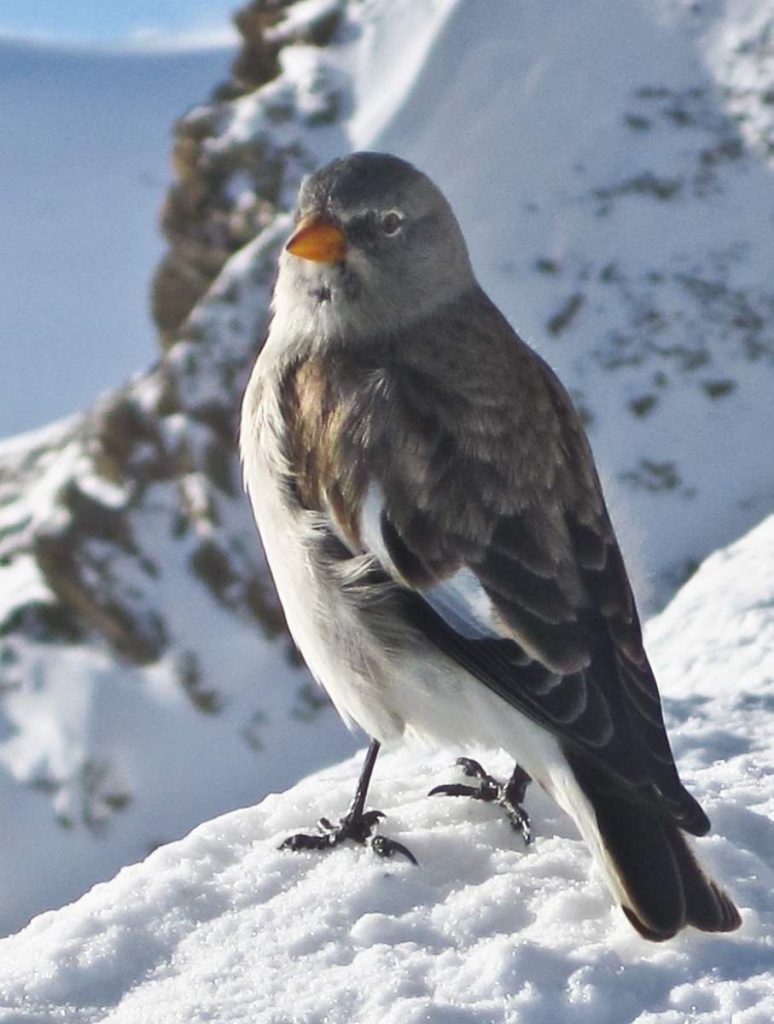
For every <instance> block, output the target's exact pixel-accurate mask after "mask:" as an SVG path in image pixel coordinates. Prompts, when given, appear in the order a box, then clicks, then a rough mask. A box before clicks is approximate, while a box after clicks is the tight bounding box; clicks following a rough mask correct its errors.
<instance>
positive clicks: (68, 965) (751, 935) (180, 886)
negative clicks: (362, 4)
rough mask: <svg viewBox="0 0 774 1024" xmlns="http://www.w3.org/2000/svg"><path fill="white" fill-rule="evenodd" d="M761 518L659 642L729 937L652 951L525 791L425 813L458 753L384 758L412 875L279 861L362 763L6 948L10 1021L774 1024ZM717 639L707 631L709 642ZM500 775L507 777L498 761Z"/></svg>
mask: <svg viewBox="0 0 774 1024" xmlns="http://www.w3.org/2000/svg"><path fill="white" fill-rule="evenodd" d="M772 564H774V518H771V519H769V520H767V521H766V522H765V523H763V524H762V525H761V526H760V527H758V528H757V529H756V530H754V531H753V532H752V533H751V534H750V535H749V536H747V537H745V538H744V539H743V540H741V541H739V542H738V543H737V544H734V545H733V546H732V547H730V548H728V549H726V550H724V551H721V552H719V553H717V554H716V555H714V556H712V557H711V558H710V559H709V560H708V561H707V562H706V563H705V564H704V565H703V566H702V568H701V569H700V571H699V572H698V573H697V574H696V576H695V577H694V578H693V579H692V580H691V581H690V582H689V583H688V584H687V585H686V586H685V588H684V589H683V590H682V591H681V593H680V594H679V595H678V596H677V597H676V599H675V600H674V602H673V603H672V604H671V605H670V606H669V607H668V608H667V610H666V611H665V612H664V613H662V615H661V616H660V617H659V618H658V619H657V620H655V621H654V622H653V623H652V624H651V628H650V630H649V638H650V642H651V649H652V652H653V655H654V658H655V661H656V664H657V665H658V666H659V668H660V670H661V681H662V687H663V690H664V693H665V695H666V698H667V699H666V704H667V710H668V716H669V720H670V726H671V733H672V736H673V739H674V740H675V746H676V749H677V751H678V754H679V758H680V761H681V764H682V767H683V770H684V774H685V777H686V781H687V782H688V783H689V785H690V786H691V788H692V790H693V791H694V792H695V793H696V794H697V795H698V796H699V797H700V799H701V800H702V802H703V803H704V805H705V807H706V808H707V810H708V812H709V814H710V816H711V818H712V821H713V825H714V829H713V832H712V834H711V835H710V836H709V837H707V838H705V839H702V840H700V841H699V846H700V849H701V855H702V858H703V859H704V860H705V861H706V862H707V864H708V865H709V866H710V868H711V870H712V871H713V872H715V873H716V875H717V876H718V877H720V878H722V879H723V881H724V882H725V883H726V884H727V885H728V887H729V889H730V890H731V891H732V892H733V894H734V896H735V898H736V899H737V901H738V902H739V905H740V907H741V908H742V913H743V916H744V924H743V926H742V929H741V930H740V931H738V932H736V933H734V934H732V935H728V936H720V937H718V936H709V935H706V934H700V933H696V932H689V933H685V932H684V933H682V934H681V935H680V936H679V937H678V938H677V939H676V940H673V941H672V942H670V943H667V944H665V945H663V946H655V945H652V944H649V943H647V942H645V941H644V940H642V939H640V938H639V937H638V936H637V935H636V933H635V932H634V931H633V930H632V929H631V928H630V926H629V925H628V924H627V923H626V921H625V919H624V918H623V915H621V914H620V912H619V911H617V910H615V909H613V908H612V907H611V905H610V901H609V898H608V896H607V894H606V892H605V890H604V888H603V886H602V883H601V881H600V879H599V878H598V877H597V876H596V874H595V873H594V869H593V868H592V866H591V863H590V857H589V854H588V852H587V850H586V849H585V847H584V846H583V844H582V843H581V841H580V840H579V839H578V838H577V835H576V833H575V832H574V829H573V826H572V825H571V823H570V822H569V820H568V819H567V818H566V817H564V816H563V814H562V813H561V812H560V811H558V810H557V808H556V807H555V806H553V805H552V804H551V803H550V801H549V800H548V798H547V797H545V796H543V795H541V794H540V793H537V792H535V791H530V793H529V794H528V797H527V805H528V807H529V809H530V811H531V813H532V816H533V824H534V826H535V832H536V838H535V841H534V843H533V845H532V846H530V847H529V848H528V849H526V850H525V849H524V848H523V847H522V845H521V841H520V839H518V838H517V837H516V836H515V834H514V833H513V832H512V830H511V829H510V826H509V825H507V824H506V822H505V821H504V820H503V818H502V817H501V816H499V815H498V812H497V811H496V810H494V809H492V808H491V807H486V806H484V805H481V804H474V803H472V802H465V801H463V800H453V799H447V798H441V797H427V796H426V793H427V791H428V789H429V788H430V787H431V786H432V785H434V784H435V783H437V782H438V780H439V779H440V780H443V779H451V778H453V777H454V771H455V770H454V769H453V768H451V767H450V766H449V760H450V758H449V755H448V754H445V755H435V756H429V755H428V756H425V757H422V756H421V755H417V754H411V753H406V752H396V753H391V754H388V755H386V756H383V757H382V759H381V761H380V762H379V763H378V766H377V778H376V780H375V783H374V786H373V790H372V793H371V798H372V801H373V806H377V807H380V808H382V809H384V810H385V811H386V812H387V815H388V817H387V818H386V819H385V821H384V822H383V829H384V831H385V832H387V833H389V834H390V835H393V836H395V837H397V838H399V839H400V840H401V841H402V842H404V843H406V844H407V845H409V846H410V848H411V849H412V850H413V852H414V853H415V854H416V856H417V858H418V860H419V866H418V867H414V866H412V865H410V864H408V863H407V862H397V861H395V862H393V861H390V862H385V861H379V860H378V858H376V857H375V856H374V855H373V854H372V853H371V852H370V851H366V850H361V849H360V848H357V847H354V846H347V847H341V848H339V849H338V850H336V851H334V852H332V853H329V854H324V855H323V854H317V855H315V854H292V853H289V852H283V851H278V850H277V845H278V843H279V842H280V841H281V839H282V838H283V837H284V836H286V835H287V834H288V833H289V832H292V831H295V830H297V829H299V828H303V827H305V826H308V825H310V824H311V823H312V822H313V821H314V820H315V818H316V817H317V816H319V815H320V814H322V813H327V814H338V813H340V812H341V811H343V810H344V808H345V807H346V804H347V802H348V800H349V798H350V796H351V792H352V789H353V787H354V781H355V777H356V774H357V769H358V765H359V759H358V758H354V759H352V760H350V761H347V762H344V763H343V764H342V765H340V766H338V767H337V768H335V769H329V770H327V771H325V772H322V773H319V774H317V775H315V776H312V777H310V778H308V779H306V780H304V781H303V782H301V783H300V784H298V785H297V786H295V787H294V788H293V789H291V790H289V791H288V792H287V793H282V794H279V795H275V796H271V797H268V798H267V799H266V800H264V801H263V803H262V804H261V805H259V806H257V807H253V808H251V809H249V810H244V811H239V812H235V813H232V814H230V815H227V816H225V817H222V818H218V819H216V820H215V821H212V822H209V823H207V824H206V825H203V826H201V827H200V828H198V829H196V830H195V831H194V832H193V833H192V834H191V835H190V836H188V837H187V838H186V839H185V840H183V841H181V842H178V843H175V844H172V845H170V846H168V847H165V848H163V849H161V850H158V851H157V852H156V853H154V854H153V855H152V856H150V857H149V858H148V859H147V860H146V861H145V862H144V863H143V864H140V865H137V866H134V867H131V868H126V869H125V870H124V871H122V872H121V873H120V874H119V875H118V877H117V878H116V879H114V880H113V881H112V882H110V883H109V884H107V885H102V886H97V887H96V888H95V889H94V890H93V891H92V892H91V893H89V894H88V895H86V896H85V897H83V898H82V899H81V900H80V901H79V902H78V903H76V904H74V905H73V906H70V907H67V908H65V909H63V910H60V911H58V912H56V913H51V914H46V915H43V916H42V917H40V918H38V919H37V920H35V921H34V922H33V923H32V924H31V925H30V926H29V927H28V928H27V929H26V930H25V931H23V932H21V933H20V934H19V935H17V936H14V937H12V938H10V939H6V940H4V941H3V942H2V943H0V1006H2V1007H4V1008H5V1009H6V1014H5V1016H0V1020H3V1021H8V1022H10V1021H13V1022H14V1024H17V1022H18V1024H22V1022H28V1024H32V1022H33V1021H35V1022H38V1021H44V1020H45V1021H48V1020H51V1021H53V1020H59V1019H66V1020H67V1021H68V1022H69V1024H86V1022H92V1021H94V1022H96V1021H100V1022H102V1021H104V1022H110V1024H146V1022H147V1021H149V1020H153V1021H154V1022H155V1024H173V1022H174V1024H177V1022H179V1021H182V1020H185V1021H187V1022H189V1024H194V1022H204V1021H212V1020H217V1021H218V1022H219V1024H236V1022H240V1024H241V1022H248V1021H249V1022H251V1024H254V1022H260V1024H269V1022H272V1024H291V1022H297V1024H301V1022H303V1024H322V1022H323V1021H325V1022H328V1024H349V1022H351V1021H357V1022H358V1024H376V1022H379V1024H419V1022H420V1021H421V1022H429V1024H463V1022H464V1024H474V1022H478V1021H480V1022H481V1024H492V1022H493V1021H506V1022H512V1024H516V1022H519V1021H529V1022H530V1024H557V1022H562V1021H573V1022H576V1024H577V1022H588V1024H592V1022H593V1024H628V1022H634V1021H637V1022H638V1024H646V1022H647V1024H656V1022H658V1024H682V1022H684V1021H686V1020H690V1021H692V1022H700V1024H729V1022H733V1024H769V1022H770V1021H771V1019H772V1016H773V1015H774V954H773V953H772V930H773V929H774V868H773V867H772V865H773V864H774V823H772V814H774V716H772V714H771V712H772V709H774V585H773V584H772V574H771V572H770V566H771V565H772ZM719 623H720V624H722V626H721V628H717V626H718V624H719ZM490 763H493V764H495V765H496V766H497V767H498V768H499V769H500V770H501V771H507V770H508V765H507V763H504V762H502V761H499V762H498V761H497V759H495V761H494V762H491V759H490Z"/></svg>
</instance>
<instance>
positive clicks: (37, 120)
mask: <svg viewBox="0 0 774 1024" xmlns="http://www.w3.org/2000/svg"><path fill="white" fill-rule="evenodd" d="M230 57H231V50H229V49H226V48H223V49H221V50H210V51H197V52H194V53H174V54H170V53H166V54H151V55H149V54H145V55H143V54H139V53H122V52H120V51H118V52H113V53H99V52H89V51H86V50H77V49H70V50H67V49H56V48H55V47H46V46H40V45H31V44H24V43H14V42H11V41H9V40H3V39H0V96H2V103H0V138H1V139H2V140H3V141H2V159H0V223H2V225H3V241H2V245H0V344H1V345H2V351H3V369H4V372H3V374H2V376H1V377H0V437H5V436H6V435H8V434H11V433H19V432H21V431H22V430H31V429H33V428H34V427H37V426H40V425H41V424H43V423H46V422H48V421H49V420H51V419H53V418H55V417H59V416H64V415H67V414H70V413H74V412H77V411H78V410H79V409H82V408H84V407H85V406H87V405H90V404H91V403H92V402H94V400H95V399H96V397H97V396H98V394H99V393H100V392H101V391H103V390H105V389H106V388H116V387H118V386H119V385H120V384H122V383H123V381H124V379H125V378H127V377H128V376H129V375H130V374H131V373H136V372H138V371H140V370H143V369H145V368H146V367H147V366H148V365H149V364H150V363H151V362H152V361H153V359H154V358H155V351H154V350H155V339H154V331H153V327H152V324H151V320H150V315H149V299H148V288H149V284H150V278H151V274H152V272H153V268H154V265H155V264H156V262H157V261H158V260H159V258H160V256H161V253H162V251H163V243H162V239H161V235H160V232H159V227H158V211H159V207H160V205H161V199H162V195H163V191H164V189H165V187H166V185H167V184H168V181H169V178H170V168H169V140H170V129H171V125H172V121H173V120H174V118H176V117H179V116H180V115H181V114H183V113H184V112H185V111H186V110H187V109H188V108H189V107H191V106H193V105H194V103H197V102H199V101H201V100H202V99H203V98H204V97H206V96H207V94H208V93H209V91H210V90H211V89H212V88H214V86H215V85H216V84H217V83H218V82H219V81H220V80H221V79H222V78H223V77H224V76H225V73H226V71H227V68H228V63H229V59H230Z"/></svg>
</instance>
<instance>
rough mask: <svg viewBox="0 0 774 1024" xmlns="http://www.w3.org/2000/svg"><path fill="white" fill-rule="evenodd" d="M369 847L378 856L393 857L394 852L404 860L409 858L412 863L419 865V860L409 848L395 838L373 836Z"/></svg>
mask: <svg viewBox="0 0 774 1024" xmlns="http://www.w3.org/2000/svg"><path fill="white" fill-rule="evenodd" d="M371 849H372V850H373V851H374V853H376V854H378V856H379V857H394V856H395V854H396V853H397V854H400V856H401V857H405V858H406V860H410V861H411V863H412V864H416V866H417V867H419V861H418V860H417V859H416V857H415V856H414V854H413V853H412V852H411V850H409V849H408V847H406V846H404V845H403V843H399V842H397V841H396V840H395V839H388V838H387V836H374V837H373V838H372V840H371Z"/></svg>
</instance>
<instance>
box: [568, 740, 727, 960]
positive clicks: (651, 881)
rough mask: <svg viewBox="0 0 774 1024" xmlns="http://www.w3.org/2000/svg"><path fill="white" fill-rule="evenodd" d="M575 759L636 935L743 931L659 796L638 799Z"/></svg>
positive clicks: (657, 938)
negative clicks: (694, 930)
mask: <svg viewBox="0 0 774 1024" xmlns="http://www.w3.org/2000/svg"><path fill="white" fill-rule="evenodd" d="M570 758H571V763H572V766H573V769H574V771H575V776H576V778H577V780H578V782H579V784H580V786H581V788H582V790H583V792H584V793H585V794H586V796H587V797H588V799H589V801H590V802H591V805H592V807H593V808H594V811H595V813H596V818H597V824H598V826H599V831H600V834H601V837H602V842H603V845H604V847H605V849H606V851H607V853H608V855H609V859H610V861H611V862H612V865H611V866H612V869H613V870H614V871H615V874H616V876H617V880H618V881H619V883H620V886H621V887H622V888H623V891H624V893H625V894H626V899H625V902H623V912H624V913H625V914H626V916H627V917H628V919H629V921H630V922H631V923H632V925H633V926H634V927H635V928H636V929H637V931H638V932H639V933H640V934H641V935H643V936H644V937H645V938H646V939H650V940H651V941H653V942H663V941H664V940H665V939H671V938H672V936H673V935H676V934H677V932H678V931H680V929H681V928H684V927H685V926H686V925H693V927H694V928H699V929H701V930H702V931H706V932H730V931H733V930H734V929H735V928H738V927H739V925H740V924H741V923H742V919H741V917H740V916H739V911H738V910H737V908H736V907H735V905H734V903H733V901H732V900H731V898H730V897H729V896H727V895H726V893H725V892H724V891H723V890H722V889H721V888H720V887H719V886H718V885H717V884H716V883H715V882H714V881H713V880H712V879H711V878H709V877H708V876H707V875H706V874H705V873H704V871H703V870H702V868H701V867H700V865H699V863H698V861H697V860H696V857H695V856H694V854H693V852H692V850H691V848H690V846H689V845H688V841H687V840H686V838H685V836H684V835H683V833H682V831H681V830H680V829H679V828H678V827H677V826H676V825H675V824H674V822H673V821H672V820H671V818H670V817H669V816H668V815H667V814H666V813H665V811H664V809H663V808H662V807H660V806H659V804H658V803H657V800H656V798H655V797H652V796H651V797H643V798H638V797H637V796H636V795H635V794H634V793H633V792H632V791H631V790H630V789H624V788H623V786H622V785H620V784H619V783H617V782H616V781H615V780H613V779H611V778H610V777H609V776H607V774H606V773H604V772H603V771H601V770H600V769H599V768H597V767H596V766H595V765H593V764H592V763H590V762H589V761H588V760H586V759H585V758H580V757H577V756H574V757H573V756H572V755H570Z"/></svg>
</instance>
